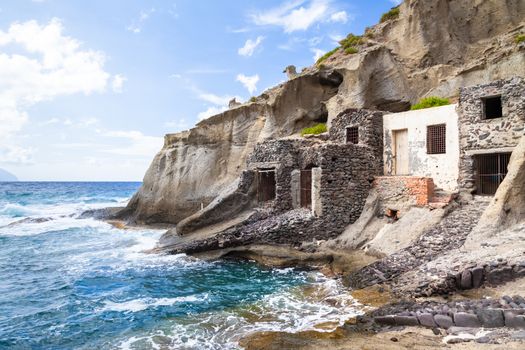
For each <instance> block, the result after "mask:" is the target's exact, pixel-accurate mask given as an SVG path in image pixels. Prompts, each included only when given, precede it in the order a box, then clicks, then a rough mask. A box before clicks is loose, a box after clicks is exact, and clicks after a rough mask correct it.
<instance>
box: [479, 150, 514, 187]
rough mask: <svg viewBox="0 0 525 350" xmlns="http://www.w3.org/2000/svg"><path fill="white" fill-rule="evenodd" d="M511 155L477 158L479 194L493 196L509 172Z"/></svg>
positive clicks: (483, 155) (492, 155)
mask: <svg viewBox="0 0 525 350" xmlns="http://www.w3.org/2000/svg"><path fill="white" fill-rule="evenodd" d="M510 155H511V154H510V153H495V154H481V155H478V156H476V158H475V161H476V168H477V174H476V187H477V193H478V194H486V195H493V194H495V193H496V191H497V189H498V187H499V185H500V184H501V182H502V181H503V179H504V178H505V176H506V175H507V172H508V165H509V161H510Z"/></svg>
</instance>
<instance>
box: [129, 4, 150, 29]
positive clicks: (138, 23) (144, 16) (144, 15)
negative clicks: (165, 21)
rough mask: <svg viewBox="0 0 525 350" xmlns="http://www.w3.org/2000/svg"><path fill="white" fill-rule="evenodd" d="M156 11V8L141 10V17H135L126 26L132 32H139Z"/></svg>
mask: <svg viewBox="0 0 525 350" xmlns="http://www.w3.org/2000/svg"><path fill="white" fill-rule="evenodd" d="M153 12H155V9H154V8H151V9H149V10H143V11H140V14H139V18H138V19H135V20H134V21H133V22H132V23H131V24H130V25H129V26H127V27H126V30H129V31H130V32H132V33H135V34H139V33H140V32H141V31H142V26H143V25H144V22H146V21H147V20H148V19H149V18H150V16H151V15H152V14H153Z"/></svg>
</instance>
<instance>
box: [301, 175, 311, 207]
mask: <svg viewBox="0 0 525 350" xmlns="http://www.w3.org/2000/svg"><path fill="white" fill-rule="evenodd" d="M311 206H312V169H306V170H301V207H303V208H310V207H311Z"/></svg>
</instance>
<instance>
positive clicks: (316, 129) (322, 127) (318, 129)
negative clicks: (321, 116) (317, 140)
mask: <svg viewBox="0 0 525 350" xmlns="http://www.w3.org/2000/svg"><path fill="white" fill-rule="evenodd" d="M327 131H328V128H327V127H326V124H325V123H319V124H317V125H314V126H312V127H311V128H304V129H303V130H301V136H304V135H319V134H322V133H323V132H327Z"/></svg>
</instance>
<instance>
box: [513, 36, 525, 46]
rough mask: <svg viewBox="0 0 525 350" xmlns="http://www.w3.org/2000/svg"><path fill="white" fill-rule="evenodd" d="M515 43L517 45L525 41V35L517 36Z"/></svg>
mask: <svg viewBox="0 0 525 350" xmlns="http://www.w3.org/2000/svg"><path fill="white" fill-rule="evenodd" d="M514 41H515V42H516V44H520V43H522V42H524V41H525V34H518V35H516V38H514Z"/></svg>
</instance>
